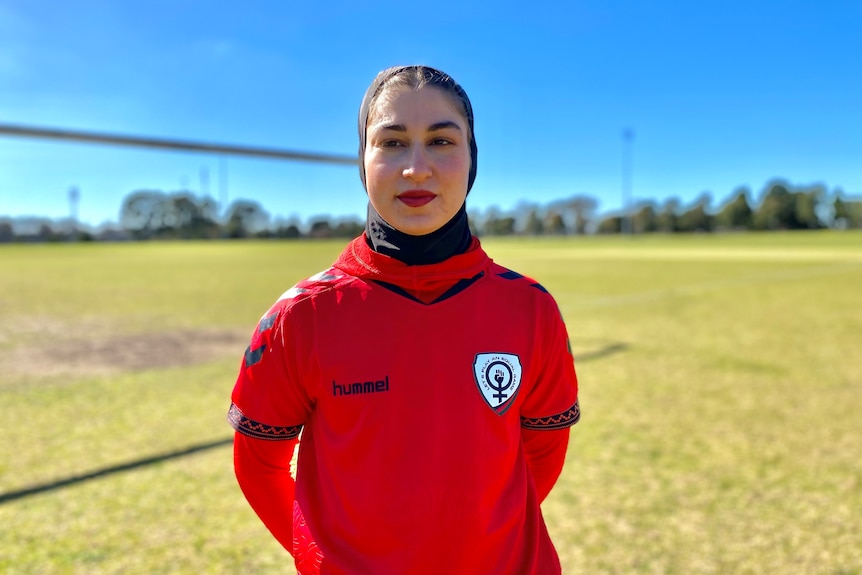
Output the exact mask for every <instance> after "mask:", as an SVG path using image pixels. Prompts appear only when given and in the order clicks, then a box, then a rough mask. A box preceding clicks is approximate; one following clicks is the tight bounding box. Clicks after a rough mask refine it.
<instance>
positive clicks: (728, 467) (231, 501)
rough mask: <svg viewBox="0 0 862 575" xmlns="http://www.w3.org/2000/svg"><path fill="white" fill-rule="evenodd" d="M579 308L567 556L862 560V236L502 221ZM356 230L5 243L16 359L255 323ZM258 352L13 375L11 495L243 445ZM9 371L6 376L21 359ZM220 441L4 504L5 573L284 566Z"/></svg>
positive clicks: (558, 514) (662, 562)
mask: <svg viewBox="0 0 862 575" xmlns="http://www.w3.org/2000/svg"><path fill="white" fill-rule="evenodd" d="M483 244H484V246H485V247H486V249H487V250H488V252H489V253H490V254H491V256H492V257H493V258H494V259H495V260H497V261H498V262H500V263H501V264H503V265H506V266H509V267H512V268H513V269H516V270H518V271H520V272H522V273H525V274H527V275H530V276H532V277H535V278H536V279H538V280H539V281H540V282H541V283H542V284H543V285H545V287H547V288H548V289H549V290H550V291H551V292H552V293H553V294H554V295H555V297H556V298H557V300H558V302H559V303H560V307H561V309H562V311H563V314H564V316H565V318H566V322H567V325H568V327H569V331H570V335H571V338H572V344H573V348H574V351H575V354H576V358H577V368H578V374H579V378H580V382H581V405H582V409H583V416H582V421H581V422H580V423H579V424H578V425H577V426H576V427H575V428H574V429H573V432H572V440H571V444H570V450H569V456H568V461H567V465H566V468H565V470H564V472H563V476H562V477H561V478H560V481H559V483H558V485H557V487H556V488H555V490H554V491H553V492H552V494H551V496H550V497H549V499H548V500H547V501H546V502H545V504H544V510H545V515H546V520H547V522H548V525H549V529H550V531H551V534H552V537H553V538H554V541H555V542H556V544H557V548H558V550H559V552H560V556H561V559H562V562H563V565H564V572H565V573H572V574H574V573H590V574H595V573H600V574H610V573H620V574H623V573H625V574H629V573H638V574H640V573H656V574H658V573H661V574H690V573H704V574H707V573H715V574H725V573H734V574H737V573H740V574H745V573H750V574H760V573H818V574H819V573H823V574H828V575H839V574H842V575H849V574H853V573H856V574H859V573H862V513H860V512H859V510H860V509H862V465H860V463H859V462H860V461H862V436H860V433H859V430H860V424H859V421H860V416H859V414H860V413H862V353H860V352H859V345H860V342H862V306H860V305H859V301H860V298H859V296H860V293H862V235H860V234H859V233H832V232H824V233H820V232H812V233H795V234H791V233H788V234H779V233H775V234H739V235H723V236H713V235H704V236H688V237H676V236H674V237H671V236H655V237H647V238H578V239H554V240H551V239H535V240H534V239H530V240H516V239H505V240H503V239H487V240H484V241H483ZM342 245H343V242H306V243H290V242H272V243H268V242H239V243H148V244H116V245H109V244H105V245H101V244H99V245H38V246H37V245H33V246H22V245H16V246H2V247H0V358H5V360H0V365H3V361H6V362H10V361H13V362H15V363H19V362H34V363H38V362H40V356H44V355H50V354H51V350H52V348H55V347H56V346H60V345H63V342H65V341H67V340H70V339H71V340H80V339H87V338H104V337H113V336H116V337H121V336H124V335H127V334H140V333H150V334H152V333H175V332H179V333H188V334H195V333H205V330H211V329H220V330H227V331H232V332H238V333H250V330H251V329H252V328H253V325H254V323H255V321H256V320H257V318H258V317H259V316H260V315H261V313H262V312H263V311H265V309H266V308H267V307H268V306H269V305H270V303H271V302H272V301H273V300H274V299H275V298H276V297H278V295H279V294H280V293H281V292H282V291H284V290H285V289H287V288H288V287H290V286H291V285H292V284H293V283H294V282H295V281H297V280H299V279H301V278H303V277H306V276H308V275H310V274H312V273H315V272H316V271H319V270H321V269H323V268H325V267H326V266H328V265H329V263H331V261H332V259H333V258H334V257H335V255H336V254H337V253H338V251H339V250H340V248H341V247H342ZM243 348H244V345H243V346H241V347H238V348H237V349H236V351H235V353H233V352H230V353H225V354H223V355H220V356H218V357H215V358H213V359H211V360H210V361H207V362H205V363H202V364H195V365H188V366H179V367H165V368H159V369H149V370H132V371H129V370H126V371H120V372H113V373H109V374H99V373H86V370H84V371H77V372H73V373H63V372H58V373H49V374H41V373H37V374H36V375H32V374H30V375H28V372H27V370H25V369H19V370H17V371H12V372H8V371H7V372H6V373H5V374H2V373H3V372H0V400H2V405H3V409H4V418H3V425H2V427H0V439H2V441H0V496H2V494H3V493H10V492H14V491H16V490H20V489H25V488H27V487H31V486H34V485H42V484H49V483H51V482H57V481H61V480H63V479H66V478H70V477H74V476H76V475H80V474H85V473H88V472H92V471H94V470H98V469H103V468H110V467H111V466H116V465H119V464H123V463H127V462H130V461H135V460H139V459H143V458H146V457H151V456H154V455H159V454H164V453H169V452H172V451H177V450H182V449H185V448H188V447H192V446H195V445H201V444H205V443H207V442H212V441H216V440H219V439H224V438H228V437H230V429H229V427H228V426H227V424H226V422H225V420H224V413H225V410H226V408H227V403H228V397H229V393H230V389H231V387H232V384H233V379H234V377H235V372H236V368H237V366H238V362H239V357H240V355H241V353H242V349H243ZM9 373H11V375H9ZM231 464H232V462H231V451H230V447H229V446H227V445H225V446H223V447H217V448H214V449H209V450H206V451H201V452H198V453H195V454H192V455H187V456H184V457H178V458H174V459H169V460H165V461H163V462H159V463H156V464H153V465H148V466H143V467H140V468H137V469H134V470H130V471H125V472H122V473H114V474H110V475H105V476H103V477H99V478H95V479H91V480H88V481H81V482H78V483H74V484H72V485H69V486H66V487H62V488H57V489H54V490H49V491H45V492H43V493H39V494H34V495H31V496H29V497H22V498H19V499H14V500H11V501H6V502H0V572H2V573H82V574H83V573H87V574H91V573H94V574H98V573H284V572H290V569H289V565H290V563H289V558H288V557H287V556H286V554H285V553H284V552H283V551H282V550H281V549H280V547H279V546H278V545H277V544H276V543H275V542H274V540H273V539H272V538H271V537H270V536H269V534H268V532H267V531H266V529H265V528H264V527H263V526H262V525H260V524H259V522H258V521H257V519H256V518H255V516H254V514H253V513H252V512H251V511H250V509H249V508H248V506H247V504H246V503H245V501H244V499H243V498H242V495H241V493H240V492H239V489H238V488H237V487H236V484H235V480H234V478H233V474H232V469H231Z"/></svg>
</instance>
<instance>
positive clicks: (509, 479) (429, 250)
mask: <svg viewBox="0 0 862 575" xmlns="http://www.w3.org/2000/svg"><path fill="white" fill-rule="evenodd" d="M359 140H360V143H359V156H360V175H361V178H362V182H363V184H364V186H365V188H366V190H367V192H368V198H369V206H368V220H367V224H366V229H365V233H364V234H363V235H362V236H361V237H359V238H357V239H355V240H353V241H352V242H351V243H350V244H349V245H348V246H347V248H346V249H345V250H344V251H343V252H342V254H341V255H340V256H339V257H338V259H337V260H336V262H335V263H334V264H333V266H332V267H331V268H329V269H328V270H326V271H324V272H321V273H320V274H317V275H316V276H314V277H312V278H310V279H308V280H305V281H303V282H300V283H299V284H297V285H296V286H294V287H293V288H291V289H290V290H288V291H287V292H286V293H285V294H284V295H283V296H282V297H281V298H280V299H279V300H278V301H277V302H276V303H275V305H273V307H272V308H271V309H270V310H269V311H268V312H267V313H266V314H265V315H264V316H263V318H262V319H261V320H260V323H259V324H258V327H257V329H256V330H255V333H254V336H253V338H252V342H251V345H250V346H249V349H248V350H247V351H246V354H245V359H244V362H243V365H242V367H241V370H240V373H239V377H238V379H237V382H236V386H235V388H234V391H233V395H232V405H231V408H230V412H229V420H230V422H231V424H232V425H233V427H234V428H235V429H236V431H237V433H236V437H235V451H234V463H235V469H236V475H237V479H238V481H239V484H240V486H241V488H242V490H243V492H244V493H245V496H246V498H247V499H248V501H249V503H250V504H251V506H252V508H253V509H254V510H255V511H256V512H257V514H258V515H259V516H260V518H261V520H262V521H263V523H264V524H265V525H266V526H267V527H268V528H269V529H270V531H271V532H272V534H273V535H274V536H275V537H276V538H277V539H278V541H279V542H280V543H281V544H282V545H283V546H284V547H285V548H286V549H287V550H288V551H289V552H290V553H291V554H292V555H293V557H294V559H295V562H296V565H297V568H298V570H299V573H301V574H303V575H309V574H312V573H324V574H329V573H332V574H360V573H373V574H375V575H385V574H399V575H403V574H406V573H410V574H424V573H428V574H432V573H433V574H439V573H452V574H484V575H493V574H506V575H545V574H548V575H551V574H558V573H560V563H559V559H558V558H557V554H556V551H555V550H554V547H553V544H552V543H551V541H550V538H549V537H548V532H547V530H546V528H545V524H544V520H543V519H542V513H541V509H540V506H539V504H540V503H541V501H542V500H543V499H544V498H545V496H547V494H548V493H549V491H550V490H551V487H552V486H553V485H554V483H555V482H556V480H557V477H558V476H559V474H560V471H561V469H562V465H563V461H564V459H565V453H566V447H567V444H568V436H569V435H568V434H569V427H570V426H571V425H573V424H575V423H576V422H577V421H578V418H579V416H580V412H579V407H578V401H577V392H578V388H577V379H576V376H575V370H574V362H573V360H572V356H571V351H570V349H569V347H568V338H567V334H566V329H565V326H564V324H563V321H562V319H561V317H560V313H559V311H558V309H557V305H556V303H555V302H554V300H553V298H552V297H551V296H550V295H549V294H548V293H547V292H546V291H545V290H544V289H543V288H542V287H541V286H540V285H539V284H538V283H536V282H534V281H533V280H531V279H529V278H526V277H524V276H521V275H520V274H517V273H515V272H513V271H510V270H507V269H505V268H503V267H501V266H499V265H497V264H495V263H493V262H492V261H491V259H490V258H489V257H488V256H487V255H486V253H485V252H484V251H483V250H482V248H481V246H480V243H479V240H478V239H476V238H474V237H472V236H471V234H470V230H469V228H468V225H467V212H466V207H465V199H466V196H467V193H468V192H469V191H470V188H471V186H472V185H473V181H474V180H475V177H476V140H475V137H474V133H473V110H472V107H471V105H470V101H469V99H468V98H467V95H466V93H465V92H464V91H463V89H462V88H461V87H460V86H459V85H458V84H457V83H455V81H454V80H452V78H451V77H449V76H448V75H446V74H444V73H443V72H440V71H438V70H435V69H432V68H428V67H425V66H407V67H397V68H390V69H388V70H384V71H383V72H381V73H380V74H378V76H377V78H376V79H375V80H374V82H373V83H372V84H371V86H370V87H369V88H368V91H367V93H366V95H365V98H364V99H363V101H362V106H361V108H360V112H359ZM300 431H302V440H301V441H299V440H298V437H299V434H300ZM297 443H298V444H299V459H298V466H297V476H296V481H295V482H294V479H293V477H292V476H291V474H290V460H291V457H292V456H293V452H294V448H295V447H296V445H297Z"/></svg>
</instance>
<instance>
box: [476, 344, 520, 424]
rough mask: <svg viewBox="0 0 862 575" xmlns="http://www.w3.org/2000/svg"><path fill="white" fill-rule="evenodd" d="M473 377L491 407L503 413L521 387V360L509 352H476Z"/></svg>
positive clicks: (499, 413)
mask: <svg viewBox="0 0 862 575" xmlns="http://www.w3.org/2000/svg"><path fill="white" fill-rule="evenodd" d="M473 377H474V378H475V379H476V385H477V386H478V387H479V391H480V392H481V393H482V397H484V398H485V401H486V402H487V403H488V405H489V406H490V407H491V409H493V410H494V411H495V412H496V413H497V415H503V414H504V413H505V412H506V410H507V409H509V407H511V406H512V403H513V400H514V399H515V396H516V395H518V389H519V388H520V387H521V360H520V359H519V358H518V356H517V355H514V354H511V353H477V354H476V359H474V360H473Z"/></svg>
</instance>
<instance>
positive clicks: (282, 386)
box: [228, 304, 312, 440]
mask: <svg viewBox="0 0 862 575" xmlns="http://www.w3.org/2000/svg"><path fill="white" fill-rule="evenodd" d="M293 321H295V319H294V318H293V316H292V314H291V309H290V308H288V307H283V306H279V304H276V306H273V309H271V310H270V311H269V312H267V314H266V315H264V317H263V318H262V319H261V320H260V322H259V323H258V325H257V327H256V328H255V331H254V334H253V335H252V338H251V343H250V344H249V346H248V348H247V349H246V351H245V355H244V357H243V359H242V363H241V365H240V370H239V375H238V376H237V380H236V384H235V385H234V389H233V393H232V394H231V406H230V410H229V412H228V421H229V422H230V424H231V426H232V427H233V428H234V429H235V430H236V431H238V432H239V433H242V434H243V435H246V436H249V437H254V438H257V439H267V440H290V439H295V438H296V437H297V436H299V433H300V431H301V430H302V426H303V424H304V423H305V421H306V419H307V418H308V415H309V413H310V412H311V405H312V401H311V399H310V397H309V394H308V392H307V389H306V388H305V386H304V385H303V380H302V377H301V373H302V370H301V368H300V358H301V357H302V353H303V352H302V350H301V349H300V348H301V342H300V341H298V338H297V337H296V336H295V335H294V333H295V332H296V331H297V330H296V326H294V325H292V323H291V322H293Z"/></svg>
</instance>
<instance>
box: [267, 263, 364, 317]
mask: <svg viewBox="0 0 862 575" xmlns="http://www.w3.org/2000/svg"><path fill="white" fill-rule="evenodd" d="M354 279H355V278H354V277H353V276H351V275H349V274H346V273H344V272H343V271H341V270H339V269H337V268H335V267H329V268H327V269H325V270H323V271H321V272H318V273H316V274H314V275H313V276H311V277H308V278H306V279H304V280H302V281H300V282H297V283H296V284H295V285H293V286H292V287H291V288H290V289H288V290H287V291H285V292H284V293H283V294H281V296H279V298H278V299H277V300H276V301H275V303H274V304H273V305H272V306H271V307H270V311H269V312H267V315H270V314H272V313H273V312H282V313H283V312H290V311H298V310H300V309H302V308H304V307H306V306H307V305H312V304H313V302H314V301H315V300H317V299H319V298H320V297H322V296H324V295H325V294H327V293H332V292H335V291H338V290H339V289H348V288H349V286H350V285H351V283H352V282H353V280H354Z"/></svg>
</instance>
